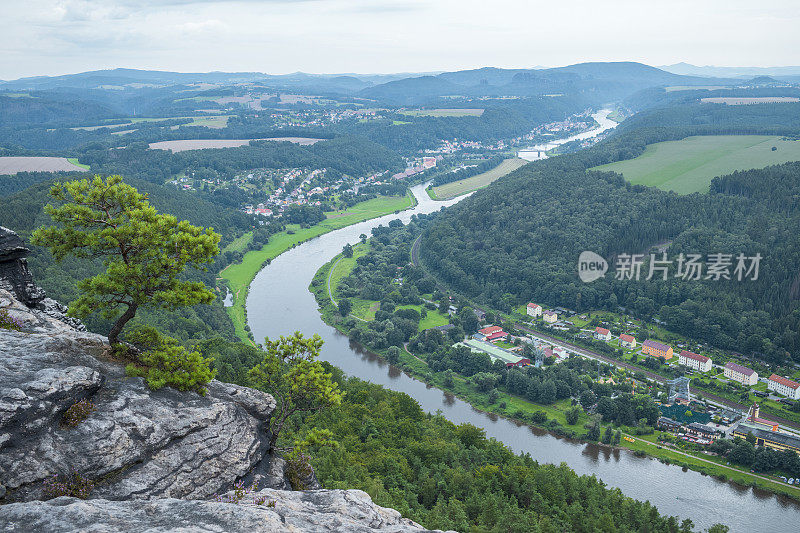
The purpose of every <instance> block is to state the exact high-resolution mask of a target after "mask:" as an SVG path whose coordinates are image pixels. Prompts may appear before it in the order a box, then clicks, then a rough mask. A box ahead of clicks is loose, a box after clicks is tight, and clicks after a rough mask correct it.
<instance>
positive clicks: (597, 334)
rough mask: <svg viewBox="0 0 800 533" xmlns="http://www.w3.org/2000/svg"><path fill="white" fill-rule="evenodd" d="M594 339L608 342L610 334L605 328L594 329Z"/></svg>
mask: <svg viewBox="0 0 800 533" xmlns="http://www.w3.org/2000/svg"><path fill="white" fill-rule="evenodd" d="M594 338H595V339H597V340H599V341H610V340H611V332H610V331H608V330H607V329H606V328H600V327H598V328H595V330H594Z"/></svg>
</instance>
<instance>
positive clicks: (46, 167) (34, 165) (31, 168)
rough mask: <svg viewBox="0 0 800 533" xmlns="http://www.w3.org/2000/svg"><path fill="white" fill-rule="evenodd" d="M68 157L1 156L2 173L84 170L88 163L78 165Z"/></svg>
mask: <svg viewBox="0 0 800 533" xmlns="http://www.w3.org/2000/svg"><path fill="white" fill-rule="evenodd" d="M73 161H74V163H73V162H71V161H70V160H68V159H67V158H66V157H0V175H2V174H16V173H17V172H72V171H78V172H82V171H84V170H86V169H87V168H89V167H87V166H86V165H78V164H77V163H78V160H77V159H73Z"/></svg>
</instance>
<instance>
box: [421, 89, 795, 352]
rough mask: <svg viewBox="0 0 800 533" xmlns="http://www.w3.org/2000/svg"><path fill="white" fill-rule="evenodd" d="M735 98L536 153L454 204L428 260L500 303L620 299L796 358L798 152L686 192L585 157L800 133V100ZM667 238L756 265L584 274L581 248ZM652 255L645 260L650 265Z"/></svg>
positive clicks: (632, 249) (644, 313)
mask: <svg viewBox="0 0 800 533" xmlns="http://www.w3.org/2000/svg"><path fill="white" fill-rule="evenodd" d="M780 106H786V107H785V108H781V107H780ZM737 107H739V108H748V109H733V106H716V107H714V106H705V105H703V106H694V105H689V106H684V107H681V106H678V107H677V108H673V109H667V110H653V111H647V112H644V113H643V114H642V117H641V118H638V119H637V118H636V117H634V118H632V119H629V120H630V124H628V121H626V122H624V123H623V124H624V125H625V127H624V128H623V127H622V126H621V130H620V132H619V133H617V134H615V135H614V136H612V137H611V138H610V139H608V140H607V141H604V142H602V143H600V144H599V145H597V146H596V147H594V148H592V149H589V150H586V151H584V152H582V153H580V154H572V155H564V156H560V157H557V158H552V159H549V160H545V161H541V162H536V163H533V164H530V165H527V166H526V167H525V168H524V169H523V170H521V171H519V172H517V173H515V174H513V175H511V176H509V177H507V178H505V179H502V180H499V181H497V182H495V183H493V184H492V185H491V186H489V187H488V188H486V189H484V190H482V191H478V192H477V193H475V194H474V195H473V196H472V197H470V198H468V199H466V200H464V201H462V202H460V203H459V204H457V205H456V206H454V207H453V208H451V209H448V210H446V211H445V212H444V213H443V214H442V215H441V216H440V217H439V218H438V219H437V221H436V223H434V224H432V225H431V226H430V227H428V228H427V229H426V231H425V234H424V237H423V241H422V246H421V255H422V258H423V261H424V264H425V266H426V268H427V269H429V270H430V271H431V272H432V273H434V274H435V276H436V277H437V278H438V279H439V280H440V281H443V282H445V283H447V284H448V285H449V286H450V287H452V288H453V289H454V290H456V291H457V292H460V293H463V294H464V295H465V296H467V297H470V298H474V299H476V300H477V301H480V302H484V303H487V304H489V305H491V306H493V307H495V308H496V309H500V310H509V309H510V307H511V306H512V305H518V304H521V303H526V302H528V301H536V302H542V303H545V304H548V305H552V306H566V307H568V308H572V309H575V310H577V311H585V310H590V309H608V310H617V309H618V308H620V307H622V308H624V309H627V310H628V311H629V312H632V313H634V314H636V315H638V316H640V317H643V318H646V319H651V318H654V317H658V318H659V319H660V320H662V321H664V322H665V323H666V326H667V327H668V328H669V329H671V330H673V331H676V332H678V333H682V334H684V335H686V336H689V337H692V338H695V339H698V340H704V341H706V342H709V343H711V344H713V345H715V346H718V347H720V348H724V349H730V350H734V351H739V352H742V353H746V354H749V355H754V356H757V357H762V358H765V359H767V360H769V361H772V362H777V361H785V360H787V358H790V357H791V358H793V359H795V360H797V359H798V358H800V309H798V290H797V281H796V272H795V271H794V270H792V269H791V268H787V267H786V266H787V265H796V264H798V261H800V239H799V238H798V236H797V232H796V231H793V229H792V228H796V227H798V224H800V218H798V217H800V215H798V210H797V183H798V176H800V163H787V164H785V165H780V166H773V167H768V168H766V169H758V170H749V171H745V172H737V173H734V174H733V175H731V176H723V177H719V178H716V179H715V180H714V182H713V183H712V185H711V187H710V191H709V193H708V194H693V195H689V196H679V195H677V194H674V193H669V192H664V191H660V190H656V189H651V188H645V187H642V186H632V185H630V184H629V183H627V182H625V181H624V180H623V178H622V177H621V176H619V175H615V174H612V173H601V172H593V171H587V170H586V169H587V168H589V167H591V166H594V165H595V164H598V163H599V162H601V161H609V160H618V159H623V158H627V157H634V156H636V155H638V154H639V153H641V151H642V150H643V149H644V146H645V145H646V144H648V143H650V142H656V141H660V140H665V139H666V138H682V136H686V135H695V134H698V133H700V132H702V131H705V132H709V133H710V132H713V133H721V132H728V133H733V132H748V133H750V132H760V131H766V130H770V131H773V132H778V131H783V132H785V133H788V132H790V131H795V132H800V105H798V104H774V105H772V104H769V105H767V104H765V105H763V106H737ZM762 107H763V109H761V108H762ZM693 110H694V111H703V112H704V114H697V113H694V112H693ZM661 117H664V120H663V121H662V119H661ZM778 117H780V118H778ZM687 122H688V123H691V124H693V125H690V126H685V125H684V124H686V123H687ZM702 123H706V124H707V125H706V126H703V125H702ZM654 124H664V127H656V126H655V125H654ZM764 184H767V185H768V186H763V185H764ZM658 243H668V244H669V248H668V250H667V251H668V253H669V256H670V257H677V256H678V254H679V253H684V254H688V253H701V254H709V253H723V252H724V253H730V254H738V253H744V254H745V255H748V256H750V255H754V254H756V253H760V254H761V255H762V256H763V263H762V264H761V271H760V276H759V278H758V279H757V280H755V281H752V280H751V281H745V282H739V281H737V280H736V279H729V280H725V279H722V280H719V281H714V280H700V281H692V282H686V281H685V280H682V279H679V278H675V277H674V274H675V271H674V270H670V272H669V277H668V279H667V280H661V279H660V278H658V279H654V280H651V281H644V280H641V281H635V280H630V279H622V280H617V279H610V277H611V276H607V277H606V278H604V279H601V280H598V281H596V282H593V283H591V284H584V283H582V282H581V281H580V280H579V279H578V277H577V258H578V255H579V254H580V253H581V252H582V251H584V250H591V251H594V252H596V253H599V254H600V255H601V256H603V257H605V258H606V259H607V260H610V264H611V265H614V259H615V258H616V257H617V256H619V254H623V253H627V254H635V253H641V254H647V252H648V251H649V249H650V248H651V247H652V246H654V245H656V244H658ZM648 266H649V261H648V260H647V259H646V261H645V264H644V266H643V268H644V272H647V268H648Z"/></svg>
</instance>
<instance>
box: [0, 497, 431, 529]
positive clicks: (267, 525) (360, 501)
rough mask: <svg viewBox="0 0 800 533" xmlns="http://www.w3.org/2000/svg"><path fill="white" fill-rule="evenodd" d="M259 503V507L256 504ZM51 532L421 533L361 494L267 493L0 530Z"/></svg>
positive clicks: (17, 508)
mask: <svg viewBox="0 0 800 533" xmlns="http://www.w3.org/2000/svg"><path fill="white" fill-rule="evenodd" d="M256 502H257V503H256ZM11 524H14V526H15V527H16V529H14V531H47V532H50V533H77V532H83V531H92V532H93V533H117V532H119V531H126V532H142V533H144V532H159V533H164V532H176V533H177V532H181V533H189V532H212V531H213V532H226V533H278V532H298V531H314V532H321V531H342V532H354V533H359V532H375V531H381V532H387V533H388V532H392V533H400V532H414V533H419V532H421V531H425V530H424V529H423V528H422V527H421V526H420V525H419V524H416V523H415V522H412V521H411V520H408V519H406V518H403V517H401V516H400V513H398V512H397V511H395V510H394V509H386V508H384V507H379V506H377V505H375V504H374V503H373V502H372V500H371V499H370V497H369V496H368V495H367V494H366V493H365V492H362V491H360V490H315V491H303V492H289V491H279V490H262V491H260V492H258V493H255V494H252V495H248V496H246V497H245V498H243V499H242V500H241V501H240V502H239V503H219V502H216V501H198V500H193V501H185V500H176V499H167V498H165V499H158V500H149V501H142V500H138V501H137V500H132V501H127V502H115V501H108V500H86V501H84V500H76V499H75V498H67V497H61V498H56V499H54V500H50V501H46V502H32V503H27V504H11V505H4V506H0V529H3V530H11V529H10V528H9V527H8V526H9V525H11Z"/></svg>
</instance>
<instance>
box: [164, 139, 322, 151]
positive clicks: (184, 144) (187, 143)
mask: <svg viewBox="0 0 800 533" xmlns="http://www.w3.org/2000/svg"><path fill="white" fill-rule="evenodd" d="M322 140H323V139H313V138H311V137H269V138H264V139H185V140H175V141H160V142H155V143H150V149H151V150H170V151H172V152H173V153H178V152H185V151H187V150H204V149H206V148H239V147H240V146H246V145H247V144H249V143H250V141H277V142H290V143H294V144H300V145H302V146H307V145H310V144H314V143H317V142H319V141H322Z"/></svg>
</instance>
